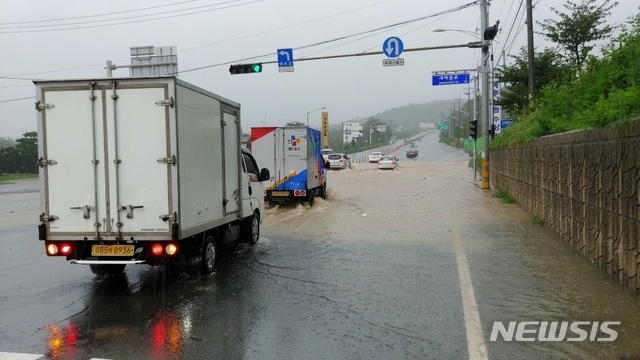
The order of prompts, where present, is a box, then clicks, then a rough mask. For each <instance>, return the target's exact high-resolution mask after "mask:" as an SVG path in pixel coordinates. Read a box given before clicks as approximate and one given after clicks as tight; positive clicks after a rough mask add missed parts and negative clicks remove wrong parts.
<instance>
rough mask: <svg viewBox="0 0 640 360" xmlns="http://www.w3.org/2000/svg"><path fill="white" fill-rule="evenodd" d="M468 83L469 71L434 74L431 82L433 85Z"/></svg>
mask: <svg viewBox="0 0 640 360" xmlns="http://www.w3.org/2000/svg"><path fill="white" fill-rule="evenodd" d="M468 83H469V73H464V74H443V75H432V76H431V84H432V85H433V86H437V85H455V84H468Z"/></svg>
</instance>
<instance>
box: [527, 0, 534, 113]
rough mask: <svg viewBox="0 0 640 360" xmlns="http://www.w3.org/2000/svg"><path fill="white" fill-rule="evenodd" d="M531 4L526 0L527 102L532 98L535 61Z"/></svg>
mask: <svg viewBox="0 0 640 360" xmlns="http://www.w3.org/2000/svg"><path fill="white" fill-rule="evenodd" d="M532 12H533V6H532V5H531V0H527V49H528V60H529V102H531V99H532V98H533V78H534V76H535V63H534V59H533V57H534V55H533V14H532Z"/></svg>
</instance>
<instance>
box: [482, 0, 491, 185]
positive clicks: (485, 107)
mask: <svg viewBox="0 0 640 360" xmlns="http://www.w3.org/2000/svg"><path fill="white" fill-rule="evenodd" d="M488 17H489V10H488V7H487V0H481V1H480V24H481V29H482V35H483V40H482V42H483V46H482V57H481V61H482V64H481V66H482V90H481V91H482V113H481V118H480V119H481V121H482V189H484V190H489V189H490V188H491V185H490V180H491V179H490V177H489V129H490V128H491V116H489V110H490V108H489V101H490V100H491V89H490V87H489V67H490V61H491V59H490V56H489V55H490V54H489V41H488V40H484V33H485V31H486V30H487V23H488V20H489V19H488Z"/></svg>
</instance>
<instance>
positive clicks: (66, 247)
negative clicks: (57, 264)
mask: <svg viewBox="0 0 640 360" xmlns="http://www.w3.org/2000/svg"><path fill="white" fill-rule="evenodd" d="M46 250H47V255H49V256H67V255H69V254H71V252H72V251H73V245H72V244H70V243H48V244H47V245H46Z"/></svg>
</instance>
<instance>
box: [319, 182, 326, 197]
mask: <svg viewBox="0 0 640 360" xmlns="http://www.w3.org/2000/svg"><path fill="white" fill-rule="evenodd" d="M320 198H322V199H326V198H327V184H324V185H322V186H321V187H320Z"/></svg>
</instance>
